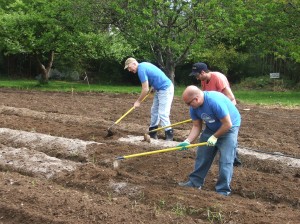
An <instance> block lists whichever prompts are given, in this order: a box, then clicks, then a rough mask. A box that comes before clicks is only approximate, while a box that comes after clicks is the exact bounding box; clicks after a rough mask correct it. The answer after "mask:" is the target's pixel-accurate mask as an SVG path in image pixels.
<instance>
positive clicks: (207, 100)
mask: <svg viewBox="0 0 300 224" xmlns="http://www.w3.org/2000/svg"><path fill="white" fill-rule="evenodd" d="M182 99H183V101H184V102H185V103H186V104H187V105H188V106H189V107H190V116H191V118H192V120H193V127H192V130H191V132H190V134H189V136H188V137H187V139H186V140H185V141H184V142H182V143H180V144H179V145H178V146H181V147H182V149H181V150H185V149H187V148H186V146H188V145H189V144H190V142H193V141H194V140H195V139H196V138H197V137H198V136H199V134H200V132H201V130H202V123H203V122H202V121H205V129H204V130H203V132H202V133H201V136H200V142H207V146H202V147H198V148H197V156H196V161H195V167H194V171H193V172H192V173H191V174H190V175H189V180H188V181H187V182H182V183H179V185H180V186H182V187H195V188H199V189H201V187H202V186H203V184H204V180H205V177H206V175H207V172H208V171H209V169H210V167H211V165H212V163H213V160H214V158H215V156H216V154H217V152H219V153H220V159H219V177H218V181H217V183H216V186H215V188H216V191H217V193H219V194H222V195H226V196H227V195H229V194H230V193H231V189H230V183H231V179H232V174H233V161H234V158H235V150H236V145H237V139H238V132H239V128H240V125H241V116H240V113H239V111H238V109H237V108H236V107H235V105H234V104H233V103H232V102H231V101H230V100H229V99H228V97H226V96H225V95H224V94H222V93H219V92H216V91H202V90H200V89H199V88H198V87H196V86H188V87H187V88H186V89H185V91H184V92H183V94H182Z"/></svg>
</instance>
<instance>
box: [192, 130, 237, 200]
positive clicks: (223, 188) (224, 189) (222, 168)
mask: <svg viewBox="0 0 300 224" xmlns="http://www.w3.org/2000/svg"><path fill="white" fill-rule="evenodd" d="M238 132H239V127H232V128H231V129H230V130H229V131H228V132H227V133H226V134H224V135H222V136H221V137H220V138H218V141H217V144H216V145H215V146H212V147H211V146H202V147H198V148H197V156H196V161H195V168H194V171H193V172H192V173H191V174H190V176H189V178H190V181H191V182H192V183H193V184H194V185H195V186H197V187H201V186H203V184H204V181H205V177H206V175H207V173H208V171H209V169H210V167H211V165H212V163H213V160H214V158H215V156H216V154H217V152H219V153H220V160H219V177H218V181H217V183H216V185H215V188H216V191H217V193H219V194H222V195H229V194H230V193H231V189H230V183H231V178H232V174H233V161H234V158H235V153H236V147H237V138H238ZM213 134H214V132H212V131H211V130H209V129H208V128H205V130H204V131H203V132H202V134H201V136H200V142H206V141H207V139H208V138H209V137H210V136H211V135H213Z"/></svg>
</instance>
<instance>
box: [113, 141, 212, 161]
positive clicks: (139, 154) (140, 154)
mask: <svg viewBox="0 0 300 224" xmlns="http://www.w3.org/2000/svg"><path fill="white" fill-rule="evenodd" d="M204 145H207V142H201V143H197V144H191V145H188V146H185V148H193V147H196V146H204ZM181 148H182V146H179V147H174V148H167V149H160V150H155V151H150V152H142V153H137V154H132V155H128V156H121V157H118V158H117V159H128V158H132V157H137V156H146V155H151V154H156V153H161V152H170V151H175V150H179V149H181Z"/></svg>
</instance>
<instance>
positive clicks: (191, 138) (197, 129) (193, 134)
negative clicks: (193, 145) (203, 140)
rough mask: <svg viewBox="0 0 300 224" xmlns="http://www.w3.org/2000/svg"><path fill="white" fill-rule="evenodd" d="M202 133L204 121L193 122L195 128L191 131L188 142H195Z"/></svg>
mask: <svg viewBox="0 0 300 224" xmlns="http://www.w3.org/2000/svg"><path fill="white" fill-rule="evenodd" d="M201 131H202V120H194V121H193V127H192V129H191V132H190V134H189V136H188V137H187V140H188V141H189V142H193V141H194V140H195V139H196V138H197V137H198V136H199V134H200V132H201Z"/></svg>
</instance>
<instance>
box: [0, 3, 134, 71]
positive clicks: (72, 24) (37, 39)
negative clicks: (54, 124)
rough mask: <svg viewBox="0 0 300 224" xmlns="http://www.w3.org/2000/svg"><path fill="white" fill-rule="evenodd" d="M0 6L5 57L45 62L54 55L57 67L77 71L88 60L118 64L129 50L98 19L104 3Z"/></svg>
mask: <svg viewBox="0 0 300 224" xmlns="http://www.w3.org/2000/svg"><path fill="white" fill-rule="evenodd" d="M0 6H1V10H0V30H1V33H0V45H1V46H2V49H1V50H2V52H4V53H5V54H6V55H13V54H21V53H22V54H29V55H31V56H34V57H39V59H40V60H41V62H46V61H47V60H48V53H49V52H51V51H54V52H55V57H59V58H60V60H63V61H64V62H63V63H61V62H60V63H58V64H57V65H65V66H68V67H73V68H75V69H76V70H77V69H78V68H79V69H80V68H82V67H85V66H86V64H87V61H88V60H90V59H101V58H106V59H107V58H109V59H111V60H121V59H122V58H123V57H124V55H125V54H126V53H128V52H130V50H131V47H130V45H129V44H127V42H126V40H125V39H124V38H123V37H122V36H121V35H119V32H118V31H117V30H112V29H109V26H108V25H107V23H105V20H106V18H105V17H104V16H101V15H102V14H101V12H103V8H104V7H105V1H104V0H102V1H96V0H87V1H81V0H64V1H60V0H52V1H46V0H38V1H35V0H23V1H21V0H16V1H13V0H6V1H5V0H3V1H1V2H0ZM95 9H96V10H97V11H95ZM97 13H100V16H99V14H97ZM79 72H81V71H79Z"/></svg>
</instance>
